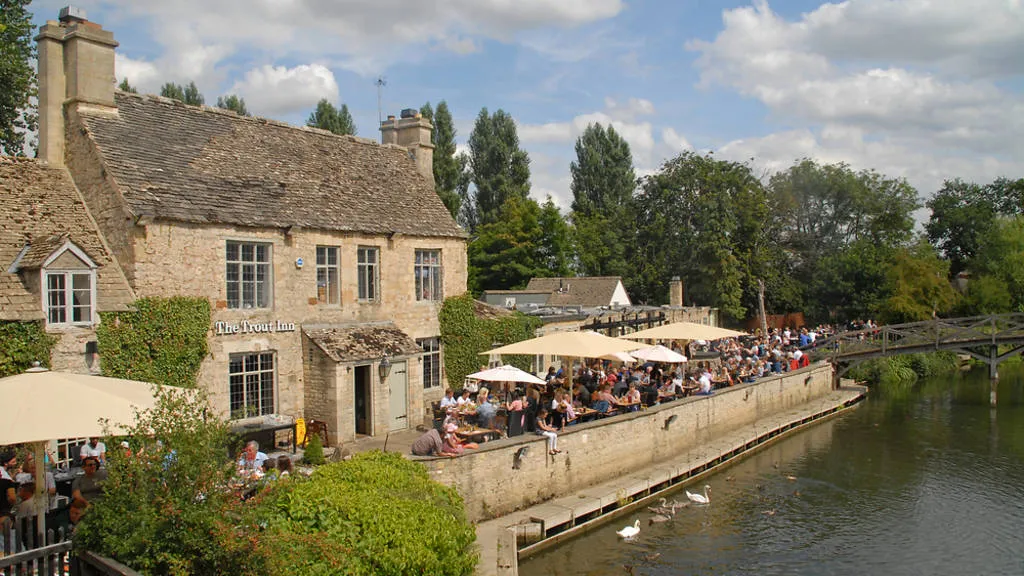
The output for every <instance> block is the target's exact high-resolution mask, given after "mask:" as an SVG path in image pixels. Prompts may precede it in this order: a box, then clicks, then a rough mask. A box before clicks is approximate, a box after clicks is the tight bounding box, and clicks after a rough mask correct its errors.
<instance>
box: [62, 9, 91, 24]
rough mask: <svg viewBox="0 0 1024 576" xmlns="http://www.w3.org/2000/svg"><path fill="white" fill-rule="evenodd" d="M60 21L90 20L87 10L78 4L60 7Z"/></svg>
mask: <svg viewBox="0 0 1024 576" xmlns="http://www.w3.org/2000/svg"><path fill="white" fill-rule="evenodd" d="M60 21H61V22H64V23H65V24H67V23H69V22H88V21H89V19H88V18H87V17H86V14H85V10H83V9H82V8H79V7H77V6H65V7H63V8H61V9H60Z"/></svg>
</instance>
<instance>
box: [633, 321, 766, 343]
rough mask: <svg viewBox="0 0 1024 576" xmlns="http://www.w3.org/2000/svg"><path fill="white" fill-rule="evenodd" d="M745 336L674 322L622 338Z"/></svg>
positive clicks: (698, 325)
mask: <svg viewBox="0 0 1024 576" xmlns="http://www.w3.org/2000/svg"><path fill="white" fill-rule="evenodd" d="M745 335H746V334H745V333H744V332H737V331H736V330H729V329H728V328H719V327H717V326H705V325H704V324H697V323H695V322H674V323H672V324H663V325H661V326H655V327H654V328H648V329H647V330H641V331H639V332H634V333H632V334H625V335H623V336H622V337H623V338H629V339H630V340H719V339H721V338H734V337H736V336H745Z"/></svg>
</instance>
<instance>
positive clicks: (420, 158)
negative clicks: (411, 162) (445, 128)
mask: <svg viewBox="0 0 1024 576" xmlns="http://www.w3.org/2000/svg"><path fill="white" fill-rule="evenodd" d="M433 131H434V126H433V125H432V124H431V123H430V122H429V121H427V119H426V118H424V117H423V116H421V115H420V113H419V112H417V111H416V110H414V109H412V108H406V109H405V110H402V117H401V118H399V119H397V120H396V119H395V117H394V116H388V119H387V120H385V121H383V122H381V123H380V139H381V142H382V143H384V144H398V145H399V146H404V147H406V148H408V149H409V152H411V153H412V155H413V158H415V159H416V170H418V171H419V173H420V174H422V175H423V176H424V177H425V178H427V179H428V180H430V183H431V185H433V183H434V144H433V143H432V142H431V140H430V135H431V133H432V132H433Z"/></svg>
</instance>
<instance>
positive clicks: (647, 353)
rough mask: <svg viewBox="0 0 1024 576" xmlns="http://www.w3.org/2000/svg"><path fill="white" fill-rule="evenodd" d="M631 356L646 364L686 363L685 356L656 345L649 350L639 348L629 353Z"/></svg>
mask: <svg viewBox="0 0 1024 576" xmlns="http://www.w3.org/2000/svg"><path fill="white" fill-rule="evenodd" d="M630 354H632V355H633V356H635V357H637V358H640V359H641V360H647V361H648V362H663V363H665V364H682V363H683V362H686V356H683V355H682V354H680V353H679V352H676V351H674V350H671V349H669V348H666V347H664V346H662V345H661V344H658V345H657V346H651V347H650V348H640V349H639V350H633V351H632V352H630Z"/></svg>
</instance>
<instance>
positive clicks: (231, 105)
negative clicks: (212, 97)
mask: <svg viewBox="0 0 1024 576" xmlns="http://www.w3.org/2000/svg"><path fill="white" fill-rule="evenodd" d="M217 108H224V109H225V110H231V111H233V112H235V113H236V114H238V115H239V116H248V115H249V110H247V109H246V107H245V98H239V97H238V96H236V95H235V94H228V95H227V96H219V97H218V98H217Z"/></svg>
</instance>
